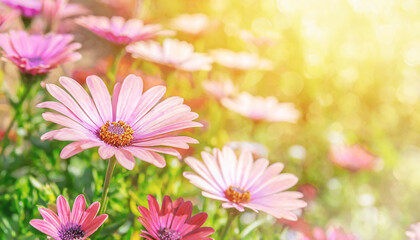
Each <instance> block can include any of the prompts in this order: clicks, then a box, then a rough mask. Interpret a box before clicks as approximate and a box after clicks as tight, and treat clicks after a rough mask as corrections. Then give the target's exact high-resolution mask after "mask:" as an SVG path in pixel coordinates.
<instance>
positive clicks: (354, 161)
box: [329, 145, 378, 172]
mask: <svg viewBox="0 0 420 240" xmlns="http://www.w3.org/2000/svg"><path fill="white" fill-rule="evenodd" d="M329 157H330V160H331V161H332V162H333V163H335V164H337V165H338V166H341V167H343V168H346V169H348V170H350V171H353V172H357V171H359V170H372V169H373V168H374V167H375V165H376V163H377V160H378V157H377V156H375V155H373V154H372V153H370V152H368V151H367V150H366V149H364V148H363V147H362V146H360V145H353V146H346V145H338V146H332V147H331V150H330V155H329Z"/></svg>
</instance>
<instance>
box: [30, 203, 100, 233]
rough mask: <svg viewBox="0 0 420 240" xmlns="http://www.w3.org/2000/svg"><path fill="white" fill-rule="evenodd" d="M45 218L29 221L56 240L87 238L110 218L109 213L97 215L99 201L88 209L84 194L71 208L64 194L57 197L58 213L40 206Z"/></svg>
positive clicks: (40, 211)
mask: <svg viewBox="0 0 420 240" xmlns="http://www.w3.org/2000/svg"><path fill="white" fill-rule="evenodd" d="M38 210H39V213H41V216H42V217H43V218H44V219H43V220H41V219H33V220H31V221H30V222H29V223H30V224H31V225H32V226H33V227H34V228H36V229H38V230H39V231H41V232H43V233H45V234H46V235H48V236H50V237H52V238H54V239H55V240H74V239H79V240H82V239H86V238H88V237H89V236H90V235H92V234H93V233H94V232H95V231H96V230H97V229H98V228H99V227H100V226H101V225H102V224H103V223H104V222H105V220H106V219H107V218H108V215H107V214H102V215H99V216H96V214H98V210H99V203H98V202H94V203H92V205H90V206H89V207H88V208H87V209H86V201H85V197H84V196H83V195H79V196H78V197H77V198H76V200H75V201H74V204H73V210H70V206H69V203H68V202H67V200H66V199H65V198H64V197H63V196H61V195H60V196H59V197H58V198H57V212H58V216H57V214H56V213H55V212H54V211H52V210H50V209H48V208H38Z"/></svg>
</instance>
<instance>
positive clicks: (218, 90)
mask: <svg viewBox="0 0 420 240" xmlns="http://www.w3.org/2000/svg"><path fill="white" fill-rule="evenodd" d="M203 88H204V90H206V92H207V93H209V94H210V95H212V96H214V97H215V98H216V99H218V100H220V99H222V98H226V97H230V96H232V95H233V94H234V93H236V87H235V85H233V83H232V81H230V80H223V81H210V80H207V81H204V82H203Z"/></svg>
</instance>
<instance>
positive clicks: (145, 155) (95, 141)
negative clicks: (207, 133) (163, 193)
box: [38, 75, 202, 170]
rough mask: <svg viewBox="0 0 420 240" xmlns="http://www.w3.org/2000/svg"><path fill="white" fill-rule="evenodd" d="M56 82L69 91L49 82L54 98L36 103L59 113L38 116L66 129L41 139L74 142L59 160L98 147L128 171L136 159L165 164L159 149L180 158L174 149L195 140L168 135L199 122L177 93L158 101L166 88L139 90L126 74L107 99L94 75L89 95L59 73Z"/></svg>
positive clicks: (134, 79) (139, 82) (132, 77)
mask: <svg viewBox="0 0 420 240" xmlns="http://www.w3.org/2000/svg"><path fill="white" fill-rule="evenodd" d="M59 82H60V83H61V85H63V87H64V88H65V89H66V90H67V92H66V91H65V90H63V89H62V88H60V87H58V86H56V85H54V84H47V86H46V88H47V90H48V92H49V93H50V94H51V95H52V96H53V97H54V98H56V99H57V100H58V102H44V103H41V104H39V105H38V107H42V108H49V109H52V110H54V111H57V112H59V113H60V114H57V113H51V112H47V113H44V114H43V115H42V116H43V118H44V119H45V120H46V121H51V122H54V123H57V124H59V125H62V126H63V127H65V128H62V129H59V130H54V131H50V132H47V133H45V134H44V135H42V136H41V139H42V140H46V139H56V140H60V141H73V143H70V144H69V145H67V146H66V147H64V148H63V150H62V151H61V154H60V156H61V158H64V159H65V158H69V157H71V156H73V155H75V154H77V153H80V152H82V151H83V150H86V149H88V148H93V147H99V155H100V157H101V158H102V159H109V158H111V157H113V156H114V155H115V157H116V158H117V161H118V162H119V163H120V164H121V166H123V167H125V168H126V169H129V170H131V169H133V168H134V165H135V159H134V157H137V158H139V159H141V160H143V161H146V162H149V163H152V164H154V165H156V166H157V167H164V166H165V164H166V162H165V159H164V158H163V157H162V156H161V155H159V154H158V153H163V154H169V155H173V156H177V157H180V155H179V153H178V152H177V151H176V150H175V149H174V148H182V149H188V144H187V143H198V142H197V140H195V139H193V138H190V137H184V136H173V135H172V133H173V132H175V131H179V130H182V129H187V128H191V127H201V126H202V124H201V123H198V122H193V120H194V119H196V118H197V117H198V114H196V113H194V112H191V108H190V107H188V106H187V105H184V104H183V99H182V98H180V97H170V98H168V99H166V100H164V101H162V102H161V103H158V102H159V100H160V99H161V98H162V97H163V95H164V94H165V91H166V88H165V87H164V86H155V87H152V88H150V89H149V90H147V91H146V92H144V93H143V94H142V91H143V80H142V79H141V78H140V77H137V76H135V75H129V76H127V77H126V78H125V80H124V81H123V82H122V83H117V84H115V86H114V93H113V96H112V100H111V97H110V95H109V92H108V89H107V87H106V85H105V83H104V82H103V81H102V80H101V79H100V78H99V77H97V76H89V77H87V80H86V83H87V86H88V88H89V90H90V93H91V95H92V97H91V96H89V94H88V93H87V92H86V91H85V90H84V89H83V87H82V86H81V85H80V84H79V83H77V82H76V81H75V80H73V79H71V78H67V77H61V78H60V79H59ZM133 156H134V157H133Z"/></svg>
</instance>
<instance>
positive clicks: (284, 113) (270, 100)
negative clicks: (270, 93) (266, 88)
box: [222, 92, 299, 123]
mask: <svg viewBox="0 0 420 240" xmlns="http://www.w3.org/2000/svg"><path fill="white" fill-rule="evenodd" d="M222 104H223V106H225V107H226V108H228V109H230V110H232V111H234V112H237V113H239V114H241V115H243V116H245V117H248V118H250V119H252V120H255V121H268V122H291V123H295V122H296V121H297V120H298V119H299V111H298V110H296V109H295V107H294V105H293V103H279V102H278V101H277V99H276V98H275V97H266V98H264V97H256V96H252V95H250V94H249V93H245V92H244V93H240V94H239V95H238V96H237V97H236V98H224V99H222Z"/></svg>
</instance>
